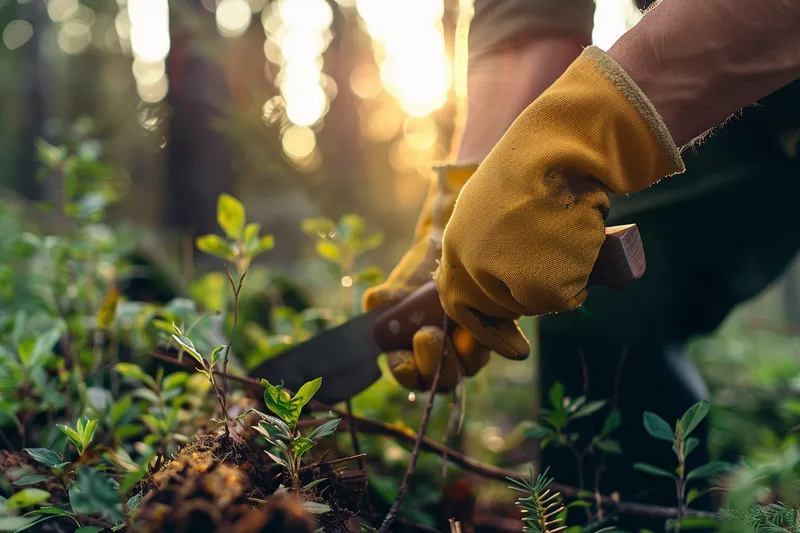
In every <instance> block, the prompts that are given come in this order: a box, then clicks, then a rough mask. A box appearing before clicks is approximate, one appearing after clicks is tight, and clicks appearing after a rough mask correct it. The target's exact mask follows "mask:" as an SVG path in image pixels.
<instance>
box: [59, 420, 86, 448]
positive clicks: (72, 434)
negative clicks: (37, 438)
mask: <svg viewBox="0 0 800 533" xmlns="http://www.w3.org/2000/svg"><path fill="white" fill-rule="evenodd" d="M56 427H57V428H58V429H60V430H61V433H63V434H64V435H66V436H67V438H68V439H69V440H70V442H72V444H74V445H75V448H77V449H78V454H79V455H83V440H81V436H80V435H78V432H77V431H75V430H74V429H72V428H71V427H69V426H65V425H64V424H56Z"/></svg>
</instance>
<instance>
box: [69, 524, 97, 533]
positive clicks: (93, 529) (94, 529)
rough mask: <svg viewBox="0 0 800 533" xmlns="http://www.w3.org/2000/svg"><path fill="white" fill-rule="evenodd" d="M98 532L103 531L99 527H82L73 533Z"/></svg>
mask: <svg viewBox="0 0 800 533" xmlns="http://www.w3.org/2000/svg"><path fill="white" fill-rule="evenodd" d="M99 531H103V528H102V527H100V526H83V527H79V528H78V529H76V530H75V533H98V532H99Z"/></svg>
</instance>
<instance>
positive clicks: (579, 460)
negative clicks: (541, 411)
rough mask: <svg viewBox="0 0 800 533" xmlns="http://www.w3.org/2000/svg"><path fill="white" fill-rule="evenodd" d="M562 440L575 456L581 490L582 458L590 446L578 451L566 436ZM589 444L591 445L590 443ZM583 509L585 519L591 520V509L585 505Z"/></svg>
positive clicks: (580, 489) (581, 489)
mask: <svg viewBox="0 0 800 533" xmlns="http://www.w3.org/2000/svg"><path fill="white" fill-rule="evenodd" d="M564 442H565V443H566V444H567V448H568V449H569V451H570V452H572V455H573V456H574V457H575V468H576V469H577V471H578V490H579V491H581V492H583V490H584V486H583V459H584V457H586V452H587V451H589V450H591V447H589V448H586V449H584V450H583V451H582V452H579V451H578V449H577V448H576V447H575V445H574V444H572V443H571V442H570V441H569V438H568V437H564ZM590 446H591V445H590ZM584 511H586V519H587V520H588V521H589V522H591V521H592V511H591V510H590V508H589V507H585V508H584Z"/></svg>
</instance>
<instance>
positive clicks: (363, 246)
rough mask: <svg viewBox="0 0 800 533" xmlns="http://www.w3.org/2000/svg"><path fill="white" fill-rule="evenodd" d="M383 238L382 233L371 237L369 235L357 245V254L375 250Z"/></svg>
mask: <svg viewBox="0 0 800 533" xmlns="http://www.w3.org/2000/svg"><path fill="white" fill-rule="evenodd" d="M383 237H384V235H383V232H382V231H379V232H376V233H373V234H372V235H370V236H369V237H367V238H366V239H364V240H362V241H361V242H360V243H359V245H358V252H359V253H364V252H368V251H370V250H374V249H375V248H377V247H378V246H380V245H381V243H383Z"/></svg>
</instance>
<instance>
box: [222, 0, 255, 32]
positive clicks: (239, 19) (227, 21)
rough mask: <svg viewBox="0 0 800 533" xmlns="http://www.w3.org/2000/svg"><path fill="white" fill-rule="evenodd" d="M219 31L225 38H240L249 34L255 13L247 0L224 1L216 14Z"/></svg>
mask: <svg viewBox="0 0 800 533" xmlns="http://www.w3.org/2000/svg"><path fill="white" fill-rule="evenodd" d="M216 19H217V30H219V33H220V35H222V36H223V37H230V38H233V37H240V36H242V35H244V34H245V32H247V29H248V28H249V27H250V22H251V20H252V19H253V13H252V11H251V10H250V4H248V3H247V2H246V1H245V0H222V1H221V2H220V3H219V5H218V6H217V12H216Z"/></svg>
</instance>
